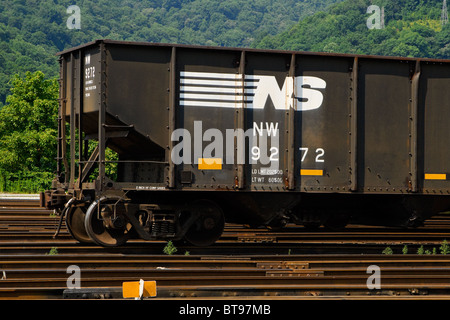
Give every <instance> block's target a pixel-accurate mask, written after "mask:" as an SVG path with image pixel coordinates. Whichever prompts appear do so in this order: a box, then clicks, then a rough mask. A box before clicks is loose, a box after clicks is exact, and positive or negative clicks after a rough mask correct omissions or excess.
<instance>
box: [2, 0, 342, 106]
mask: <svg viewBox="0 0 450 320" xmlns="http://www.w3.org/2000/svg"><path fill="white" fill-rule="evenodd" d="M339 1H342V0H317V1H304V0H300V1H299V0H255V1H248V0H226V1H223V0H141V1H137V0H123V1H122V0H121V1H119V0H108V1H106V0H78V1H72V0H40V1H38V0H2V1H0V107H1V105H2V104H4V103H5V101H6V95H7V94H8V93H9V86H8V85H7V83H8V81H9V80H10V78H11V76H12V75H13V74H15V73H19V74H24V73H25V72H26V71H32V72H34V71H37V70H40V71H42V72H44V74H45V75H46V76H48V77H56V76H57V72H58V63H57V59H56V57H55V56H54V54H55V53H56V52H58V51H61V50H63V49H66V48H69V47H73V46H77V45H80V44H83V43H86V42H89V41H92V40H95V39H101V38H108V39H114V40H126V41H150V42H165V43H183V44H196V45H216V46H235V47H240V46H250V45H251V44H252V43H253V42H254V41H257V40H259V39H262V38H263V37H264V36H266V35H276V34H278V33H280V32H282V31H284V30H286V29H288V28H290V27H292V26H293V25H295V23H297V22H298V21H299V19H302V18H304V17H306V16H309V15H311V14H313V13H314V12H317V11H319V10H323V9H324V8H326V7H328V6H329V5H330V4H334V3H336V2H339ZM74 4H75V5H77V6H78V7H79V8H80V21H81V25H80V29H69V28H68V27H67V25H66V22H67V20H68V19H69V18H70V16H71V14H72V11H71V12H69V13H67V8H68V7H69V6H70V5H74Z"/></svg>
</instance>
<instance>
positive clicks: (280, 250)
mask: <svg viewBox="0 0 450 320" xmlns="http://www.w3.org/2000/svg"><path fill="white" fill-rule="evenodd" d="M36 205H37V202H36V200H35V199H28V200H27V201H26V202H23V201H17V200H9V201H5V200H3V202H2V201H1V200H0V278H1V279H2V280H0V299H1V298H6V299H14V298H22V299H23V298H28V299H33V298H43V297H45V298H55V299H61V298H64V297H65V298H120V297H121V286H122V283H123V282H125V281H138V280H139V279H145V280H155V281H157V286H158V298H161V299H170V298H177V299H180V298H183V297H184V298H195V297H214V298H221V299H222V298H234V297H238V298H239V297H258V298H270V299H274V298H280V299H285V298H292V297H295V298H301V299H315V298H326V297H335V298H336V297H337V298H346V299H357V298H360V297H370V298H377V299H380V298H383V299H386V298H388V299H395V298H413V299H419V298H420V299H427V298H428V299H429V298H433V299H437V298H439V299H446V298H447V297H450V255H448V256H447V255H417V254H413V253H415V252H416V251H417V248H418V247H419V246H422V245H424V246H425V247H426V248H430V249H431V248H432V247H434V248H439V245H440V244H441V243H442V241H443V239H449V240H450V219H449V217H448V216H447V215H441V216H438V217H435V218H434V219H432V220H430V221H429V222H427V224H426V225H425V226H424V227H422V228H419V229H416V230H407V231H406V230H398V229H386V228H365V227H362V226H351V227H350V228H348V229H347V230H345V231H343V232H325V231H324V230H320V229H319V230H317V231H314V232H312V231H306V230H305V229H304V228H302V227H298V226H289V227H288V228H286V229H285V230H282V231H278V232H274V231H270V230H266V229H250V228H245V227H243V226H239V225H227V227H226V230H225V232H224V235H223V237H222V238H221V239H220V240H219V241H218V243H216V244H215V245H213V246H211V247H208V248H196V247H190V246H187V245H177V249H178V251H177V253H176V254H175V255H171V256H168V255H163V254H161V253H162V249H163V247H164V246H165V245H166V244H165V243H164V242H145V241H142V240H139V241H130V242H129V243H127V244H126V245H125V246H124V247H123V248H102V247H99V246H96V245H80V244H78V243H76V241H74V240H73V239H72V238H71V237H70V235H69V233H68V232H67V230H66V229H65V228H63V229H62V230H61V233H60V235H59V236H58V237H57V238H56V239H54V238H53V234H54V232H55V230H56V226H57V223H58V221H59V217H57V216H55V215H53V212H52V211H49V210H43V209H42V208H38V207H37V206H36ZM405 245H407V246H408V248H409V250H410V253H409V254H405V255H402V254H394V255H380V252H381V249H382V248H383V247H385V246H391V247H392V248H395V249H396V250H397V253H400V252H401V249H402V248H403V247H404V246H405ZM394 252H395V251H394ZM371 253H372V254H371ZM374 253H376V254H374ZM186 254H188V255H186ZM71 265H76V266H78V267H79V268H80V271H81V289H73V290H69V289H68V284H67V280H68V277H69V276H70V273H68V272H67V271H68V267H69V266H71ZM371 265H375V266H377V267H379V268H380V272H381V288H380V289H369V288H368V286H367V281H368V278H369V276H370V273H368V267H369V266H371Z"/></svg>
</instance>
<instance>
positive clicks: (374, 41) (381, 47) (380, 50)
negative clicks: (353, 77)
mask: <svg viewBox="0 0 450 320" xmlns="http://www.w3.org/2000/svg"><path fill="white" fill-rule="evenodd" d="M372 5H374V6H376V7H371V8H370V9H369V7H370V6H372ZM442 9H443V1H442V0H372V1H370V0H346V1H344V2H341V3H338V4H336V5H333V6H332V7H330V8H329V10H328V11H327V12H326V13H325V12H320V13H317V14H315V15H312V16H310V17H307V18H305V19H303V20H302V21H300V22H299V23H298V24H296V25H295V26H294V27H292V28H291V29H289V30H287V31H285V32H282V33H281V34H279V35H275V36H271V35H268V36H267V37H265V38H263V39H262V40H260V41H257V43H255V44H254V45H255V46H256V47H259V48H268V49H275V48H276V49H286V50H299V51H315V52H336V53H350V54H371V55H386V56H403V57H427V58H443V59H449V58H450V23H447V24H445V23H444V24H442V23H441V14H442V12H443V10H442ZM377 10H378V11H377ZM383 13H384V19H380V18H382V17H383ZM380 20H382V21H380ZM376 22H378V25H375V23H376Z"/></svg>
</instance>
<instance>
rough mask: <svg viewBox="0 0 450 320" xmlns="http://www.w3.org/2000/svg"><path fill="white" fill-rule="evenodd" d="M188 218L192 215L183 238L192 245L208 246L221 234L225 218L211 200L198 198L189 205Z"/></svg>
mask: <svg viewBox="0 0 450 320" xmlns="http://www.w3.org/2000/svg"><path fill="white" fill-rule="evenodd" d="M187 216H188V218H191V217H194V219H195V220H194V222H193V224H192V225H191V226H190V227H189V229H188V230H187V232H186V234H185V236H184V239H185V240H186V241H187V242H189V243H191V244H193V245H194V246H199V247H203V246H209V245H211V244H213V243H214V242H216V241H217V240H218V239H219V238H220V236H221V235H222V232H223V228H224V227H225V218H224V215H223V211H222V209H221V208H220V207H219V206H218V205H217V204H215V203H214V202H212V201H209V200H199V201H196V202H194V203H193V204H192V205H191V206H190V207H189V212H188V213H187Z"/></svg>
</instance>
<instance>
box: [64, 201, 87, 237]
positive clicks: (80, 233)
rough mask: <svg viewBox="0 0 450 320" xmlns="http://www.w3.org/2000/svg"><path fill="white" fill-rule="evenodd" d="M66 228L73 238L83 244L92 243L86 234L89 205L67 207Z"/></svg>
mask: <svg viewBox="0 0 450 320" xmlns="http://www.w3.org/2000/svg"><path fill="white" fill-rule="evenodd" d="M65 210H67V213H66V226H67V230H69V233H70V234H71V235H72V237H73V238H74V239H75V240H77V241H79V242H81V243H92V240H91V238H90V237H89V235H88V234H87V232H86V228H85V225H84V221H85V218H86V210H87V204H81V205H71V206H69V207H67V208H66V209H65Z"/></svg>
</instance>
